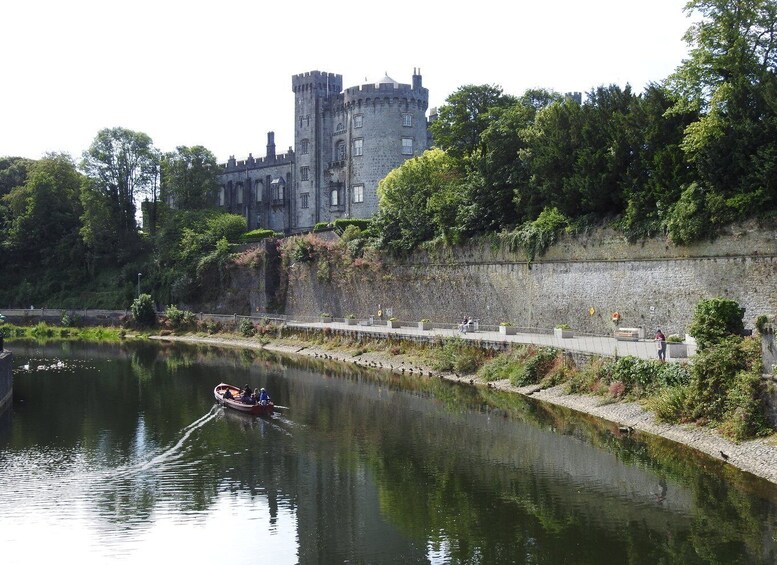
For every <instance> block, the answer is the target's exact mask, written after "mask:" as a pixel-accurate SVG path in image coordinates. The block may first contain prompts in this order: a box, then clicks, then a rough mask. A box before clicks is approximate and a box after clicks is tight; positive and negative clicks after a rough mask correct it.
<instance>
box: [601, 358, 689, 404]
mask: <svg viewBox="0 0 777 565" xmlns="http://www.w3.org/2000/svg"><path fill="white" fill-rule="evenodd" d="M609 380H610V382H614V381H620V382H622V383H623V384H624V385H625V386H626V392H627V394H633V395H635V396H637V397H640V396H642V395H643V394H645V393H649V392H655V391H656V390H658V389H661V388H666V387H673V386H677V385H683V384H687V383H688V381H689V380H690V374H689V372H688V369H687V367H686V366H684V365H680V364H679V363H661V362H659V361H653V360H646V359H639V358H637V357H631V356H627V357H621V358H619V359H617V360H616V361H614V362H613V364H612V367H611V369H610V375H609Z"/></svg>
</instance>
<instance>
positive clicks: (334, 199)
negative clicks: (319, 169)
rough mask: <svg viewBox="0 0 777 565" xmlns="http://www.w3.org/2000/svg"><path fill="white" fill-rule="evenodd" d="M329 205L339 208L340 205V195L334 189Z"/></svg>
mask: <svg viewBox="0 0 777 565" xmlns="http://www.w3.org/2000/svg"><path fill="white" fill-rule="evenodd" d="M331 205H332V206H339V205H340V193H339V192H338V191H337V189H336V188H334V189H332V200H331Z"/></svg>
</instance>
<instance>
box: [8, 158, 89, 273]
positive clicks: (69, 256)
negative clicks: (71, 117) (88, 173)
mask: <svg viewBox="0 0 777 565" xmlns="http://www.w3.org/2000/svg"><path fill="white" fill-rule="evenodd" d="M84 181H85V179H84V177H83V176H82V175H81V174H80V173H79V172H78V171H77V170H76V167H75V163H73V160H72V159H71V157H70V156H69V155H62V154H49V155H46V156H45V157H44V158H43V159H40V160H39V161H35V162H33V163H32V164H31V165H30V168H29V172H28V175H27V178H26V180H25V182H24V184H22V185H21V186H17V187H15V188H13V189H12V190H11V191H10V193H8V194H7V195H5V196H4V197H3V201H4V203H5V205H6V206H7V210H8V219H7V223H6V236H7V240H6V243H7V246H8V247H9V248H10V251H11V253H15V254H16V256H17V257H18V258H19V259H23V260H24V262H25V263H28V264H31V265H35V266H37V265H48V266H50V267H52V268H53V267H58V268H61V267H68V268H69V267H71V266H72V265H73V260H74V258H75V257H77V254H78V252H79V250H80V249H82V247H81V245H80V238H79V235H78V230H79V227H80V216H81V203H80V199H79V192H80V190H81V186H82V185H83V183H84ZM74 254H76V255H74ZM78 262H79V261H76V264H77V263H78Z"/></svg>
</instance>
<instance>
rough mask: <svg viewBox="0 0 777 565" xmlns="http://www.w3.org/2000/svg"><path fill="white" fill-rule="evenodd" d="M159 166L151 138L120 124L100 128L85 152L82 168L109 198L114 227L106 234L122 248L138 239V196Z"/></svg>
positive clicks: (147, 188)
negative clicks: (118, 125)
mask: <svg viewBox="0 0 777 565" xmlns="http://www.w3.org/2000/svg"><path fill="white" fill-rule="evenodd" d="M157 166H158V160H157V154H156V151H155V150H154V149H153V147H152V143H151V138H150V137H149V136H148V135H146V134H144V133H139V132H135V131H132V130H128V129H125V128H120V127H117V128H109V129H103V130H101V131H99V132H98V133H97V136H96V137H95V139H94V141H93V142H92V145H91V146H90V147H89V149H88V150H87V151H85V152H84V154H83V160H82V162H81V168H82V170H83V171H84V172H85V173H86V174H87V175H88V176H89V177H91V178H92V179H94V188H96V189H97V190H98V191H99V192H100V193H102V195H103V196H104V198H105V199H106V205H107V209H108V212H109V215H110V218H111V222H112V223H113V230H112V231H111V232H109V233H105V234H103V235H104V236H105V237H110V238H111V239H113V240H114V241H115V242H116V244H117V246H118V247H119V249H122V248H127V247H129V248H131V247H132V245H133V242H134V241H135V240H136V239H137V227H138V226H137V220H136V209H137V208H136V199H137V198H139V196H140V195H141V194H142V193H143V192H144V191H148V190H150V189H151V185H152V184H153V183H154V182H155V175H156V169H157ZM113 234H115V236H113Z"/></svg>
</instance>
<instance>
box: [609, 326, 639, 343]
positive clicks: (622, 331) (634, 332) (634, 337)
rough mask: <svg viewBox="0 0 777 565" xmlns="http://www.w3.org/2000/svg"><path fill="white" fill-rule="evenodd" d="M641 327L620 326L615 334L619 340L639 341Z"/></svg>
mask: <svg viewBox="0 0 777 565" xmlns="http://www.w3.org/2000/svg"><path fill="white" fill-rule="evenodd" d="M639 334H640V329H639V328H618V329H617V330H615V332H614V333H613V335H614V336H615V339H616V340H618V341H639Z"/></svg>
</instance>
